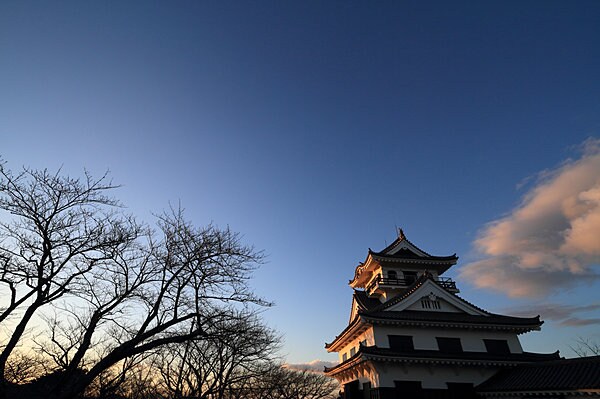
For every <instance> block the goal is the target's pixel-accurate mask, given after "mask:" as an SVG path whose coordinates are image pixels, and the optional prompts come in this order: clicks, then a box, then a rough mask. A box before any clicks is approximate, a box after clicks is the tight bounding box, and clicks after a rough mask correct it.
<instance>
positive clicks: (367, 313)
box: [325, 274, 543, 351]
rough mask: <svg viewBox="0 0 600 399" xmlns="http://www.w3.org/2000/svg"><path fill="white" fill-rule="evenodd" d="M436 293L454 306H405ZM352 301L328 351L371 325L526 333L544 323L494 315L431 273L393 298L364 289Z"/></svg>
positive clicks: (534, 318)
mask: <svg viewBox="0 0 600 399" xmlns="http://www.w3.org/2000/svg"><path fill="white" fill-rule="evenodd" d="M433 292H435V294H436V295H438V296H439V297H440V298H442V299H443V300H445V301H447V302H448V303H451V304H452V305H453V307H454V309H455V311H453V312H448V311H431V310H428V311H424V310H423V311H420V310H410V309H407V308H408V307H409V305H410V304H411V303H414V302H415V301H416V300H418V299H420V298H421V297H422V296H423V295H424V294H425V295H429V294H432V293H433ZM353 302H354V303H356V309H355V310H354V311H353V312H352V316H351V319H350V323H349V324H348V326H347V327H346V328H345V329H344V330H343V331H342V332H341V333H340V334H339V335H338V336H337V337H335V339H334V340H333V341H332V342H331V343H328V344H326V345H325V348H326V349H327V350H328V351H335V350H337V349H339V347H340V346H343V344H344V343H345V342H348V341H350V340H352V339H354V338H356V337H357V336H359V335H360V334H362V333H363V332H364V331H365V330H367V329H368V328H369V327H370V326H372V325H385V324H387V325H405V326H422V327H425V326H427V327H443V328H458V329H492V330H498V331H513V332H516V333H519V334H521V333H525V332H528V331H532V330H538V329H539V328H540V326H541V325H542V324H543V321H541V320H540V316H535V317H515V316H505V315H500V314H495V313H491V312H488V311H486V310H484V309H481V308H479V307H477V306H475V305H473V304H472V303H470V302H468V301H466V300H464V299H463V298H461V297H459V296H458V295H456V294H454V293H451V292H449V291H448V290H446V289H444V288H443V287H442V286H440V285H439V284H438V282H436V280H435V279H434V278H433V277H432V276H431V275H427V274H426V275H423V276H421V277H420V278H419V279H417V280H416V281H415V282H414V283H413V284H412V285H411V286H409V287H407V288H405V289H403V290H400V291H399V293H398V294H397V295H396V296H395V297H394V298H392V299H390V300H388V301H386V302H383V303H382V302H380V301H379V300H378V299H375V298H371V297H369V296H368V295H367V293H366V292H364V291H358V290H355V291H354V295H353Z"/></svg>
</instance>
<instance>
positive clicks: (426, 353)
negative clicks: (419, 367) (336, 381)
mask: <svg viewBox="0 0 600 399" xmlns="http://www.w3.org/2000/svg"><path fill="white" fill-rule="evenodd" d="M557 359H560V355H559V353H558V351H557V352H554V353H531V352H523V353H507V354H491V353H487V352H461V353H451V354H449V353H444V352H440V351H435V350H418V349H417V350H412V351H398V350H395V349H390V348H379V347H377V346H361V347H360V348H359V350H358V351H357V353H356V354H355V355H354V356H352V357H350V358H349V359H347V360H346V361H344V362H342V363H340V364H338V365H336V366H333V367H330V368H327V367H326V368H325V373H326V374H328V375H330V376H332V375H335V374H337V373H339V372H342V371H344V370H346V369H348V368H351V367H354V366H355V365H357V364H359V363H362V362H365V361H380V362H393V363H418V364H446V365H459V366H460V365H469V366H486V367H489V366H500V367H510V366H517V365H519V364H525V363H531V362H546V361H551V360H557Z"/></svg>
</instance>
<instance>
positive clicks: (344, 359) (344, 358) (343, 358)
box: [342, 353, 348, 362]
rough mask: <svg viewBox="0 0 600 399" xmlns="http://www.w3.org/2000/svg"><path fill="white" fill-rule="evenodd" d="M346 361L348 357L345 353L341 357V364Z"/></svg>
mask: <svg viewBox="0 0 600 399" xmlns="http://www.w3.org/2000/svg"><path fill="white" fill-rule="evenodd" d="M346 360H348V355H346V354H345V353H344V354H343V355H342V362H345V361H346Z"/></svg>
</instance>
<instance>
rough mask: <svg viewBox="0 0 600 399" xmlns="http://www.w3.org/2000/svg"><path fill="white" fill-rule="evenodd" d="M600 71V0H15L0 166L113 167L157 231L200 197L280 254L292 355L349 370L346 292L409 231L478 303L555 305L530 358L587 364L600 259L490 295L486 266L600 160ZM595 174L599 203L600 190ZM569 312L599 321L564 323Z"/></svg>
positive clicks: (275, 313)
mask: <svg viewBox="0 0 600 399" xmlns="http://www.w3.org/2000/svg"><path fill="white" fill-rule="evenodd" d="M598 71H600V3H598V2H597V1H578V2H564V1H560V2H558V1H557V2H554V1H503V2H476V1H473V2H447V1H440V2H436V1H428V2H421V1H412V2H408V1H391V2H376V3H374V2H354V1H344V2H342V1H321V2H317V1H302V2H300V1H298V2H277V1H257V2H208V1H206V2H196V1H195V2H191V1H190V2H185V1H182V2H178V3H176V4H172V3H169V2H134V1H131V2H95V3H93V2H83V3H82V2H60V3H49V2H28V1H25V2H21V1H4V2H2V3H1V4H0V154H1V155H2V156H3V158H4V159H5V160H6V161H8V163H9V166H11V167H12V168H13V169H17V168H18V167H20V166H21V165H27V166H31V167H35V168H44V167H48V168H50V169H56V168H58V167H61V166H62V167H63V169H64V170H65V171H66V172H68V173H70V174H73V175H79V174H81V173H82V170H83V168H87V169H88V170H90V171H91V172H93V173H95V174H97V175H99V174H101V173H103V172H104V171H105V170H106V169H109V170H110V171H111V173H112V176H113V178H114V181H115V182H117V183H120V184H123V188H121V189H120V190H119V192H118V193H117V195H118V196H119V197H120V198H121V199H122V200H123V201H124V202H125V203H126V204H127V205H128V206H129V208H130V209H131V210H132V212H134V213H136V214H138V215H139V216H140V217H142V218H146V219H150V218H151V212H153V211H160V210H161V209H164V208H166V207H168V204H169V202H172V203H173V202H175V203H176V202H178V201H181V203H182V205H183V206H184V207H185V208H186V209H187V215H188V216H189V217H190V218H191V219H192V220H194V221H195V222H196V223H198V224H204V223H207V222H210V221H214V222H215V223H216V224H218V225H221V226H225V225H229V226H231V228H232V229H234V230H237V231H240V232H241V233H243V234H244V236H245V239H246V241H247V242H249V243H252V244H254V245H256V247H258V248H261V249H264V250H265V251H266V253H267V254H268V263H267V264H266V265H264V266H263V267H262V268H261V270H260V271H259V272H258V273H257V275H256V278H255V279H254V281H253V286H254V287H255V289H256V291H257V292H258V293H259V294H261V295H262V296H264V297H266V298H267V299H270V300H272V301H274V302H275V303H276V306H275V307H274V308H272V309H270V310H268V311H267V312H266V313H265V318H266V320H267V321H268V322H269V323H270V324H271V325H272V326H273V327H275V328H277V329H279V330H280V331H281V332H282V333H283V334H284V335H285V340H286V341H285V346H284V350H285V352H286V353H287V354H288V360H289V361H290V362H296V363H301V362H308V361H311V360H314V359H316V358H322V359H331V358H332V357H331V356H330V355H327V353H326V352H325V350H324V349H323V345H324V343H325V342H326V341H330V340H331V339H332V338H333V337H334V336H335V335H336V334H337V333H339V331H341V330H342V329H343V328H344V327H345V325H346V323H347V319H348V316H349V307H350V299H351V289H350V288H349V287H348V286H347V282H348V280H349V279H350V278H351V277H352V275H353V272H354V268H355V266H356V265H357V264H358V262H360V261H362V260H364V258H365V256H366V253H367V248H369V247H371V248H373V249H374V250H379V249H382V248H383V247H384V246H385V245H386V244H389V243H390V242H391V241H392V240H394V238H395V228H396V226H398V227H403V228H404V230H405V232H406V234H407V236H408V238H409V239H410V240H411V241H413V242H414V243H415V244H417V245H419V246H420V247H422V248H423V249H425V250H426V251H429V252H431V253H433V254H437V255H447V254H452V253H454V252H456V253H457V254H458V255H459V256H460V261H459V265H458V266H456V267H455V268H454V270H451V271H450V273H449V274H450V276H452V277H455V278H458V281H459V288H461V290H462V295H463V296H464V297H465V298H466V299H468V300H470V301H472V302H474V303H476V304H478V305H480V306H482V307H484V308H486V309H488V310H490V311H495V312H507V311H511V312H512V313H515V312H518V311H520V310H531V311H532V312H534V313H533V314H532V315H535V314H538V313H540V314H541V316H542V319H546V320H547V322H546V324H545V325H544V327H543V330H542V332H541V333H540V332H538V333H530V334H529V335H526V336H524V337H523V338H522V340H523V343H524V346H525V348H526V349H529V350H532V351H545V352H551V351H554V350H556V349H561V352H562V353H563V354H565V355H570V352H569V348H568V345H569V344H572V343H573V340H574V339H575V338H576V337H578V336H584V337H596V339H598V330H599V328H598V327H599V324H600V320H599V319H600V311H599V309H598V307H595V304H598V303H599V302H600V297H598V296H597V295H596V294H595V293H597V292H598V289H599V288H600V283H598V280H597V279H596V277H595V275H597V274H598V257H594V253H595V252H594V251H595V249H597V248H592V249H593V251H592V252H593V253H592V255H590V256H589V257H587V258H585V259H584V260H582V261H581V262H583V267H584V272H585V273H584V275H585V276H587V277H586V278H584V279H581V278H573V279H570V278H569V277H572V276H574V275H577V276H581V275H582V274H581V273H579V274H577V273H578V272H577V271H575V270H571V269H569V270H561V272H564V273H566V274H565V276H566V277H565V278H566V280H568V281H569V284H566V285H565V284H555V282H556V280H552V279H550V280H548V289H547V290H545V292H543V293H541V292H536V293H537V296H534V295H533V292H532V295H524V296H523V295H521V296H519V297H515V296H514V295H513V296H512V297H510V296H509V294H510V292H509V290H508V289H506V288H501V290H500V291H496V290H494V288H489V286H488V287H484V288H478V286H477V284H478V281H479V284H480V285H481V281H480V280H478V279H477V276H478V275H479V270H482V269H481V268H480V269H478V268H477V267H488V266H489V265H491V264H493V267H498V268H502V267H503V266H502V265H503V263H502V262H503V258H498V257H494V256H495V255H494V254H493V253H492V252H490V248H491V247H490V246H485V245H483V246H482V244H481V243H482V242H484V243H489V240H488V241H485V240H484V241H481V238H482V237H483V238H486V237H487V238H490V237H492V238H494V237H497V236H496V235H494V234H495V232H497V230H493V228H492V227H493V226H494V222H495V221H496V222H498V223H499V221H501V220H509V221H510V222H511V223H512V222H513V221H514V223H513V224H510V226H516V227H515V228H520V227H522V226H523V224H520V223H521V222H519V221H518V219H519V218H518V216H516V215H517V214H518V213H519V212H518V210H519V209H521V208H522V207H524V206H525V207H526V206H527V205H528V203H527V201H528V199H531V197H532V196H535V193H536V192H539V191H540V188H544V187H551V186H552V185H553V184H554V183H555V181H556V180H553V179H557V178H559V177H560V176H561V175H562V174H563V172H564V173H566V172H569V171H571V168H574V169H577V167H578V165H581V164H584V163H586V162H588V161H589V162H591V164H592V165H593V161H594V159H595V158H594V157H595V156H596V155H597V154H596V153H595V152H594V150H593V149H592V150H590V147H593V146H594V145H593V142H592V144H590V141H589V139H590V138H592V140H593V139H594V138H598V137H600V79H599V73H598ZM586 140H588V141H587V143H588V145H587V148H588V149H587V150H584V149H583V148H582V146H583V145H584V144H583V143H584V142H586ZM586 151H587V152H586ZM569 159H571V161H570V162H569V161H568V160H569ZM577 162H580V163H579V164H578V163H577ZM590 170H591V172H589V171H588V177H589V174H590V173H591V177H592V178H591V180H589V182H591V183H588V186H585V185H584V187H583V188H581V187H580V189H581V190H580V191H582V192H583V191H586V190H587V191H589V190H590V189H592V188H594V187H595V184H597V181H600V171H595V169H594V167H593V166H592V167H591V169H590ZM544 171H546V172H547V173H546V174H545V175H543V177H542V178H540V177H539V176H540V173H541V172H544ZM548 171H550V172H552V173H548ZM594 173H596V174H594ZM594 176H595V177H596V179H595V180H594ZM536 190H537V191H536ZM573 190H575V191H573V193H572V194H573V195H574V196H575V197H577V195H578V194H580V192H579V191H577V189H576V188H573ZM542 191H543V190H542ZM567 191H569V190H567ZM587 191H586V192H587ZM569 192H570V191H569ZM577 198H579V197H577ZM531 206H533V205H531ZM527 209H529V208H527ZM586 209H587V208H586ZM590 209H595V208H590ZM579 216H581V215H579ZM569 220H575V219H569ZM577 220H579V219H577ZM490 223H492V225H490ZM527 226H528V228H529V227H531V235H532V236H535V237H537V236H536V231H535V229H536V228H544V226H540V225H537V224H535V223H533V224H528V225H527ZM569 226H571V227H572V225H569ZM569 226H567V227H566V228H564V229H563V230H560V229H559V230H557V232H558V233H560V234H562V235H563V236H564V235H565V234H566V233H568V232H569V231H571V230H569V228H570V227H569ZM490 229H491V230H490ZM527 231H529V230H527ZM478 239H479V241H478ZM490 239H491V238H490ZM478 243H479V244H478ZM486 251H487V252H486ZM557 251H558V250H557ZM508 252H510V251H508ZM508 255H511V256H513V257H512V258H511V259H512V260H515V259H516V261H517V262H518V261H520V260H522V259H523V258H522V256H521V255H522V253H520V252H519V253H517V254H515V253H512V252H511V253H510V254H508ZM529 255H531V254H529ZM557 256H559V257H560V259H561V260H564V259H565V258H564V256H567V255H565V254H563V253H558V254H557ZM490 257H491V258H490ZM482 259H484V260H485V259H487V260H486V261H485V262H487V263H485V262H484V263H485V264H484V266H477V265H481V264H482V263H481V261H482ZM490 259H492V260H490ZM527 259H530V258H527ZM569 259H571V258H567V260H569ZM578 259H579V258H578ZM477 262H480V263H477ZM473 264H475V265H476V266H473V267H471V266H469V267H468V268H466V269H465V270H471V271H473V270H474V271H475V272H477V275H475V276H474V275H473V274H474V273H461V272H460V270H461V268H462V267H464V266H466V265H473ZM486 265H487V266H486ZM521 266H522V265H521ZM490 267H491V266H490ZM511 267H513V269H511V270H513V271H514V273H515V275H516V276H518V275H519V274H518V273H520V272H521V271H522V270H521V269H519V267H520V266H519V265H518V264H517V265H512V266H511ZM548 267H549V266H547V265H546V264H539V265H534V269H533V270H534V271H535V272H536V273H540V276H546V275H549V274H548V273H550V272H549V269H548ZM489 270H490V269H483V270H482V271H481V273H482V274H485V275H486V276H489V277H490V279H491V278H493V277H494V276H495V277H496V278H501V277H499V276H498V275H497V274H494V273H488V271H489ZM494 270H498V269H494ZM502 270H505V269H502ZM506 270H507V269H506ZM586 273H587V274H586ZM489 281H490V280H489V279H488V280H486V282H487V283H488V284H489ZM492 285H493V284H492ZM500 286H501V284H498V287H500ZM498 287H496V288H498ZM513 294H514V293H513ZM557 304H561V305H568V306H570V308H566V309H563V310H565V312H567V313H569V314H577V315H579V318H580V319H585V320H588V321H590V320H591V321H590V322H589V323H588V324H585V323H579V324H578V325H577V326H575V325H561V324H560V323H561V320H563V321H564V320H565V319H566V317H563V319H561V318H560V317H558V316H556V315H554V316H553V317H555V319H554V320H549V319H548V318H547V317H545V316H544V313H543V310H547V311H548V312H551V311H552V310H554V311H556V309H557V306H556V305H557ZM585 306H587V308H585ZM538 309H541V310H539V311H537V310H538ZM548 309H549V310H548ZM594 320H596V321H595V322H594ZM563 324H565V323H563ZM567 324H569V323H567ZM571 324H573V323H571Z"/></svg>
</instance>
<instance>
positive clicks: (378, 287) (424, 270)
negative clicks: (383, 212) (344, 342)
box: [349, 229, 458, 302]
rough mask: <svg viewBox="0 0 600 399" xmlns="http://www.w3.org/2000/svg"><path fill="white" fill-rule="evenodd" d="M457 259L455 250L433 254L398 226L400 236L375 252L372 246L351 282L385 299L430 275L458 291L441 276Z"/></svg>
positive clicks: (450, 289)
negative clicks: (437, 254)
mask: <svg viewBox="0 0 600 399" xmlns="http://www.w3.org/2000/svg"><path fill="white" fill-rule="evenodd" d="M457 261H458V257H457V256H456V254H453V255H450V256H433V255H430V254H429V253H427V252H425V251H423V250H422V249H420V248H419V247H417V246H416V245H414V244H413V243H412V242H410V241H409V240H408V239H407V238H406V236H405V235H404V232H403V231H402V229H399V230H398V238H396V240H394V242H393V243H391V244H390V245H388V246H387V247H386V248H384V249H383V250H381V251H379V252H375V251H373V250H371V249H370V248H369V253H368V255H367V258H366V259H365V261H364V262H362V263H361V264H359V265H358V266H357V267H356V270H355V272H354V278H353V279H352V280H351V281H350V282H349V285H350V286H351V287H352V288H354V289H364V290H365V292H366V293H367V295H368V296H369V297H375V298H379V299H380V301H382V302H385V301H387V300H388V299H389V298H392V297H394V296H395V295H397V294H398V293H399V292H400V290H403V289H406V288H407V287H410V286H411V285H413V284H414V283H415V282H416V281H417V279H419V278H421V277H423V276H425V275H427V276H431V277H432V278H433V279H434V280H436V281H438V282H439V283H440V285H442V286H443V287H444V288H446V289H447V290H448V291H450V292H454V293H457V292H458V289H457V288H456V285H455V284H454V282H452V281H451V280H450V279H447V278H443V277H441V275H442V274H443V273H444V272H446V271H447V270H448V269H449V268H450V267H452V266H453V265H455V264H456V262H457Z"/></svg>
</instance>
